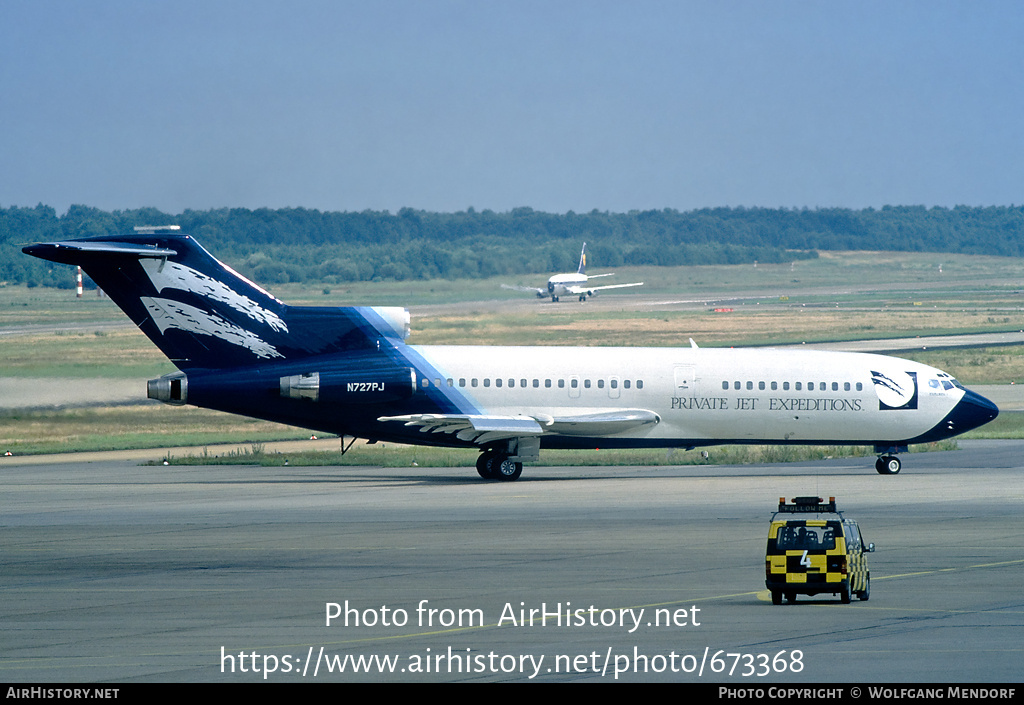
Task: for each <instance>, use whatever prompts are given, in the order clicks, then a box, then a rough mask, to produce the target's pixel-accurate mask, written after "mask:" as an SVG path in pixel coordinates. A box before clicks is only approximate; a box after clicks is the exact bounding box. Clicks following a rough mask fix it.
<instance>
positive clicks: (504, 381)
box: [411, 346, 964, 444]
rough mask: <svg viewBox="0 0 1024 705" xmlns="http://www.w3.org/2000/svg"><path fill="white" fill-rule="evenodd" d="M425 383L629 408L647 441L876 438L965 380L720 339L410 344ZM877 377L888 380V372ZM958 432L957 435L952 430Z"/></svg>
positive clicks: (549, 408)
mask: <svg viewBox="0 0 1024 705" xmlns="http://www.w3.org/2000/svg"><path fill="white" fill-rule="evenodd" d="M411 349H412V350H414V351H415V352H416V353H417V354H418V355H419V356H420V357H421V359H422V360H423V361H424V362H425V363H426V364H425V365H424V366H423V367H424V369H421V370H419V375H420V381H419V384H420V385H421V386H423V387H424V388H425V387H428V386H433V387H437V388H439V389H440V390H441V391H442V392H443V393H444V394H445V395H446V396H447V397H448V398H449V399H450V400H452V401H453V402H454V403H455V404H456V405H457V406H459V408H460V409H462V411H463V413H469V414H488V415H501V416H536V415H542V416H543V415H550V416H559V415H573V414H577V415H578V414H583V413H600V412H606V411H612V410H621V409H643V410H648V411H652V412H654V413H656V414H657V415H658V417H659V418H660V420H659V422H658V423H656V424H649V425H644V426H642V427H639V428H634V429H630V430H628V431H625V432H623V433H622V434H620V435H619V436H618V437H619V438H622V439H626V438H635V439H639V438H644V439H648V440H649V441H662V442H664V441H671V440H679V441H693V442H695V443H698V444H701V443H707V442H715V441H722V442H727V441H735V442H757V441H768V442H782V443H787V442H792V443H801V442H836V443H871V442H879V441H886V440H892V441H896V440H901V439H910V438H915V437H917V436H920V435H921V434H924V433H926V432H928V431H929V430H930V429H932V428H934V427H935V426H936V425H937V424H938V423H939V422H941V421H942V420H943V419H944V418H945V417H946V416H947V415H948V414H949V413H950V412H951V410H952V409H953V408H954V407H955V406H956V405H957V403H958V402H959V401H960V399H961V398H962V397H963V395H964V390H963V389H962V388H961V387H959V385H956V384H955V381H953V380H952V378H950V377H949V376H948V375H946V374H945V373H943V372H941V371H940V370H937V369H935V368H932V367H928V366H927V365H922V364H919V363H916V362H911V361H907V360H902V359H899V358H894V357H887V356H882V355H868V354H860V353H840V352H822V351H806V350H798V351H789V350H773V349H763V348H762V349H740V350H736V349H713V348H701V349H697V348H600V347H596V348H576V347H549V348H535V347H480V348H474V347H469V346H411ZM879 380H882V381H883V383H881V384H880V382H879ZM949 435H953V434H952V433H951V434H949Z"/></svg>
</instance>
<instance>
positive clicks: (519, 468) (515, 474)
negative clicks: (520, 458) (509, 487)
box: [491, 456, 523, 482]
mask: <svg viewBox="0 0 1024 705" xmlns="http://www.w3.org/2000/svg"><path fill="white" fill-rule="evenodd" d="M491 467H494V468H495V469H496V471H495V473H494V476H495V477H497V478H498V479H499V480H502V481H504V482H512V481H514V480H518V479H519V476H520V475H522V474H523V464H522V463H517V462H515V461H513V460H509V459H508V457H506V456H498V457H497V458H495V460H494V463H493V464H492V466H491Z"/></svg>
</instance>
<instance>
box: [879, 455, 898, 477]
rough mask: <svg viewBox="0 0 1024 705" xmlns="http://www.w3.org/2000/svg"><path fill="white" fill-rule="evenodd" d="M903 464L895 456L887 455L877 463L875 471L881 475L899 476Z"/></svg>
mask: <svg viewBox="0 0 1024 705" xmlns="http://www.w3.org/2000/svg"><path fill="white" fill-rule="evenodd" d="M902 468H903V463H902V462H900V459H899V458H897V457H896V456H895V455H886V456H883V457H881V458H879V459H878V460H876V461H875V470H877V471H878V474H879V475H897V474H899V471H900V470H901V469H902Z"/></svg>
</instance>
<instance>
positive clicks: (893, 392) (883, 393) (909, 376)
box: [871, 370, 917, 411]
mask: <svg viewBox="0 0 1024 705" xmlns="http://www.w3.org/2000/svg"><path fill="white" fill-rule="evenodd" d="M871 381H872V382H874V383H875V394H876V395H877V396H878V408H879V410H880V411H889V410H893V409H916V408H917V373H916V372H896V373H893V372H889V373H885V372H876V371H874V370H872V372H871Z"/></svg>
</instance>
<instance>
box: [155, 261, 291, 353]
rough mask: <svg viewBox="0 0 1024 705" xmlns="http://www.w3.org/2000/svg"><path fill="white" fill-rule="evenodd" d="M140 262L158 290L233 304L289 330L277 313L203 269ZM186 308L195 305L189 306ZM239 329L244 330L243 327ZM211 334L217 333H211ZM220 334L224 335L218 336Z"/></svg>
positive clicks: (276, 327)
mask: <svg viewBox="0 0 1024 705" xmlns="http://www.w3.org/2000/svg"><path fill="white" fill-rule="evenodd" d="M140 264H141V265H142V268H143V269H144V270H145V271H146V275H147V276H148V277H149V280H150V282H152V284H153V287H154V288H155V289H156V290H157V292H162V291H163V290H164V289H179V290H181V291H187V292H189V293H192V294H196V295H198V296H203V297H206V298H209V299H213V300H214V301H218V302H220V303H222V304H225V305H227V306H230V307H231V308H233V309H234V310H236V311H238V312H239V313H241V314H243V315H245V316H248V317H249V318H251V319H252V320H254V321H256V322H257V323H262V324H265V325H268V326H270V327H271V328H273V329H274V330H275V331H277V332H279V333H287V332H288V326H287V325H286V324H285V322H284V321H283V320H281V317H280V316H278V315H277V314H276V313H274V312H273V311H268V310H267V309H265V308H263V307H262V306H260V305H259V304H258V303H256V302H255V301H253V300H252V299H250V298H249V297H248V296H243V295H242V294H239V293H238V292H237V291H235V290H234V289H232V288H231V287H229V286H227V285H226V284H224V283H223V282H219V281H217V280H216V279H214V278H213V277H210V276H207V275H205V274H203V273H202V272H199V271H197V270H195V269H192V268H191V267H186V266H184V265H181V264H177V263H176V262H170V261H166V260H156V259H145V260H140ZM184 308H192V307H191V306H187V307H184ZM193 310H198V309H193ZM223 323H225V324H227V325H228V326H230V327H232V328H237V326H233V325H232V324H230V323H227V322H226V321H223ZM157 325H160V323H159V322H157ZM238 330H242V329H241V328H239V329H238ZM193 332H200V331H193ZM209 335H214V334H213V333H210V334H209ZM217 337H222V336H220V335H218V336H217ZM254 337H255V336H254ZM225 339H227V338H225Z"/></svg>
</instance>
